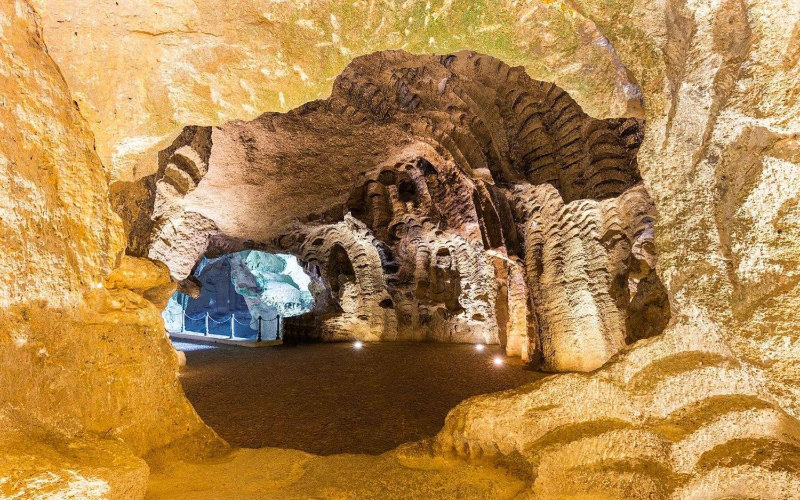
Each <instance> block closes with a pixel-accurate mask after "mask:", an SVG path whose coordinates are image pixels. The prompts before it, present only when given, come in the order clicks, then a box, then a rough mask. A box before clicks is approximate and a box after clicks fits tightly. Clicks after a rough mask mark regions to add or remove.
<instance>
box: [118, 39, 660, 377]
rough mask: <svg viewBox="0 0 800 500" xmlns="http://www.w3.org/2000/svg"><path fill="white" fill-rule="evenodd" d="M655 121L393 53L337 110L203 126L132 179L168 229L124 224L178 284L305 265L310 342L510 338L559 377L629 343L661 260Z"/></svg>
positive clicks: (482, 68) (344, 86)
mask: <svg viewBox="0 0 800 500" xmlns="http://www.w3.org/2000/svg"><path fill="white" fill-rule="evenodd" d="M641 127H642V124H641V122H640V121H638V120H635V119H606V120H599V119H595V118H591V117H589V116H587V115H586V114H585V113H584V112H583V111H582V110H581V108H580V106H578V105H577V103H575V101H573V100H572V99H571V98H570V96H569V95H567V93H566V92H564V91H563V90H561V89H560V88H558V87H557V86H555V85H553V84H550V83H544V82H538V81H536V80H532V79H531V78H530V77H528V75H527V74H525V73H524V71H523V70H522V68H519V67H517V68H511V67H510V66H508V65H506V64H505V63H503V62H501V61H500V60H498V59H495V58H493V57H489V56H485V55H482V54H478V53H475V52H467V51H463V52H458V53H454V54H449V55H443V56H418V55H412V54H409V53H407V52H403V51H387V52H378V53H375V54H371V55H368V56H362V57H359V58H356V59H355V60H354V61H353V62H352V63H351V64H350V65H348V66H347V68H345V70H344V72H343V73H342V74H341V75H340V76H339V77H338V78H337V80H336V82H335V83H334V87H333V91H332V95H331V97H330V98H329V99H326V100H321V101H312V102H310V103H308V104H305V105H303V106H302V107H300V108H298V109H296V110H293V111H291V112H289V113H286V114H278V113H267V114H264V115H262V116H261V117H259V118H257V119H256V120H254V121H252V122H232V123H230V124H227V125H224V126H220V127H213V128H211V127H196V126H192V127H188V128H187V129H186V130H184V132H183V133H182V134H181V136H180V137H179V138H178V139H177V140H176V141H175V142H174V143H173V144H172V145H171V146H170V147H169V148H167V149H166V150H165V151H163V152H162V153H161V155H160V157H161V162H160V165H159V169H158V171H157V173H156V174H153V175H152V176H147V177H145V178H143V179H141V180H140V181H137V182H135V183H130V184H129V189H128V192H129V196H125V197H124V198H125V199H126V200H132V199H134V198H135V197H136V195H137V194H138V193H142V192H147V190H148V189H149V196H146V197H143V198H141V199H140V200H139V201H138V202H137V205H138V206H146V207H153V208H152V215H151V217H150V220H148V219H147V218H146V217H142V216H141V215H138V214H137V215H135V216H134V215H133V214H134V211H132V210H131V211H128V210H126V208H125V207H127V206H130V205H131V204H130V202H128V203H125V204H123V205H122V207H121V212H122V213H124V214H130V216H129V219H128V227H129V228H130V229H131V233H130V234H131V236H130V238H129V251H131V252H133V253H137V254H139V255H143V256H144V255H147V256H148V257H150V258H151V259H156V260H160V261H162V262H164V263H166V264H167V265H168V266H169V267H170V270H171V272H172V275H173V277H174V278H175V279H176V280H182V279H185V278H186V277H187V275H188V273H189V272H190V271H191V268H192V267H193V266H194V265H195V263H196V262H197V261H198V260H199V259H200V258H201V257H202V256H203V255H205V254H208V253H211V254H218V253H223V252H225V251H229V250H230V249H237V248H242V247H251V248H266V249H269V250H279V251H282V252H289V253H294V254H296V255H298V256H299V257H300V259H301V260H302V261H303V262H304V264H305V266H306V269H307V271H308V273H309V275H310V276H312V278H313V279H314V280H315V284H316V287H315V295H316V297H317V300H316V304H317V307H316V310H315V311H314V314H313V318H312V321H313V322H314V324H313V325H310V324H309V322H308V321H307V320H305V319H304V320H303V321H300V322H293V321H288V322H287V325H288V327H289V330H290V332H289V333H291V334H292V335H302V336H304V337H312V338H315V339H322V340H344V339H360V340H430V339H433V340H442V341H452V342H489V343H498V342H499V343H502V344H503V345H507V344H508V342H507V340H508V338H509V336H510V337H512V338H513V341H512V342H511V344H512V345H511V348H510V350H509V352H513V353H514V354H515V355H520V356H521V357H523V358H524V359H526V360H531V361H537V362H538V361H539V360H540V359H541V361H542V366H543V367H544V368H545V369H547V370H554V371H566V370H580V371H589V370H593V369H595V368H597V367H599V366H600V365H602V364H603V363H604V362H605V361H607V360H608V359H609V358H610V357H611V356H612V355H614V354H615V353H616V352H617V351H619V350H620V349H621V348H622V347H623V346H624V345H625V342H626V338H628V337H629V335H627V333H626V326H627V317H628V313H629V311H628V308H629V305H630V304H631V301H630V290H629V288H630V287H631V286H636V283H638V280H639V279H641V278H642V277H643V276H644V275H646V274H647V273H649V271H650V269H651V268H652V267H653V266H654V265H655V251H654V249H653V245H652V238H653V223H654V219H655V213H654V210H653V206H652V202H651V200H650V198H649V197H648V195H647V192H646V190H645V189H644V188H643V187H642V186H641V184H640V178H639V173H638V170H637V165H636V152H637V149H638V145H639V142H640V141H641V138H642V130H641ZM287 166H291V168H286V167H287ZM565 201H567V202H569V203H567V204H566V205H565V204H564V202H565ZM512 206H513V207H514V209H513V210H512ZM518 226H519V227H518ZM148 232H149V233H150V236H149V237H148V236H147V233H148ZM148 242H149V246H148V245H147V243H148ZM137 244H139V246H137ZM190 245H195V247H194V248H191V247H190ZM192 256H193V257H194V261H193V260H192ZM515 259H516V260H515ZM523 263H524V264H523ZM631 271H633V273H631ZM515 273H516V276H517V278H518V279H517V281H516V282H514V285H516V286H518V287H519V286H521V285H522V284H523V282H524V281H525V280H524V278H523V276H527V281H528V283H527V284H528V287H527V288H528V290H523V291H522V295H520V290H519V289H517V290H511V291H510V288H509V281H508V277H509V276H512V277H514V276H515ZM519 278H523V279H519ZM631 280H633V281H631ZM515 295H516V296H515ZM662 301H663V303H665V304H666V302H667V299H666V296H665V295H664V296H663V297H662ZM642 302H643V303H647V301H642ZM526 306H528V308H529V311H528V310H526ZM659 311H661V312H663V311H664V310H663V309H662V310H656V312H659ZM667 318H668V314H667V315H666V316H665V317H664V318H663V320H662V321H661V322H660V324H661V327H662V329H663V326H664V325H665V324H666V319H667ZM650 333H653V334H654V333H659V331H653V332H650ZM523 346H524V347H525V348H524V349H523Z"/></svg>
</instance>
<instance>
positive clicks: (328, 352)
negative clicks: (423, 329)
mask: <svg viewBox="0 0 800 500" xmlns="http://www.w3.org/2000/svg"><path fill="white" fill-rule="evenodd" d="M176 347H177V348H179V349H182V350H185V352H186V358H187V365H186V367H184V368H182V370H181V381H182V383H183V388H184V390H185V392H186V395H187V396H188V398H189V400H191V402H192V404H193V405H194V407H195V408H196V409H197V412H198V413H199V414H200V416H201V417H202V418H203V420H204V421H205V422H206V423H207V424H209V425H210V426H211V427H212V428H214V430H216V431H217V433H219V435H220V436H222V437H223V438H224V439H225V440H227V441H228V443H230V444H231V445H233V446H236V447H243V448H261V447H278V448H292V449H295V450H302V451H305V452H309V453H314V454H317V455H331V454H337V453H366V454H379V453H382V452H385V451H388V450H391V449H393V448H395V447H396V446H398V445H400V444H402V443H406V442H410V441H417V440H420V439H423V438H426V437H430V436H433V435H435V434H436V433H437V432H438V431H439V430H440V429H441V427H442V425H443V424H444V419H445V416H446V415H447V413H448V411H450V409H452V408H453V407H454V406H455V405H456V404H458V403H459V402H460V401H462V400H464V399H465V398H468V397H470V396H474V395H477V394H484V393H488V392H494V391H499V390H504V389H510V388H514V387H518V386H520V385H523V384H525V383H528V382H532V381H535V380H538V379H540V378H542V377H543V376H545V374H543V373H541V372H536V371H532V370H528V369H526V368H525V366H524V365H523V364H522V362H521V361H520V360H519V359H511V358H504V364H503V365H502V366H500V367H496V366H494V365H493V363H492V359H493V357H494V356H495V355H500V354H501V350H500V348H499V347H497V346H487V347H486V349H485V350H484V351H483V352H478V351H476V350H475V348H474V347H473V346H471V345H460V344H436V343H389V342H384V343H375V344H372V343H365V344H364V347H363V349H361V350H355V349H353V347H352V344H349V343H342V344H307V345H298V346H280V347H271V348H265V349H248V348H243V347H234V346H226V345H214V346H210V345H208V344H200V343H192V342H184V341H180V342H176Z"/></svg>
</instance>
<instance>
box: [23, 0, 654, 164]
mask: <svg viewBox="0 0 800 500" xmlns="http://www.w3.org/2000/svg"><path fill="white" fill-rule="evenodd" d="M34 5H35V7H36V9H37V11H38V12H39V13H40V14H41V15H42V19H43V23H44V26H45V39H46V41H48V43H49V45H50V48H51V50H52V53H53V57H54V58H55V60H56V62H57V63H58V64H59V66H60V67H61V68H62V70H63V71H64V74H65V75H66V78H67V81H68V83H69V85H70V88H71V89H72V91H73V93H74V95H75V98H76V100H77V101H78V102H79V104H80V106H81V110H82V111H83V112H84V114H85V115H86V116H87V118H88V120H89V123H90V124H91V126H92V129H93V130H94V132H95V136H96V137H97V143H98V153H99V155H100V158H101V159H102V160H103V162H104V164H106V165H108V166H110V167H111V168H112V175H113V180H129V179H131V178H138V177H141V176H142V175H146V174H149V173H152V172H153V170H154V169H155V165H156V162H155V156H154V153H155V152H156V151H158V150H159V149H162V148H163V147H165V146H166V145H168V144H169V143H170V142H171V141H172V139H174V138H175V137H176V136H177V135H178V133H179V132H180V130H181V128H182V127H183V126H184V125H189V124H192V125H219V124H222V123H225V122H227V121H230V120H233V119H252V118H255V117H256V116H258V115H260V114H261V113H263V112H265V111H288V110H289V109H292V108H295V107H297V106H298V105H300V104H303V103H304V102H306V101H309V100H312V99H316V98H321V97H327V95H328V93H329V92H330V89H331V85H332V83H333V79H334V78H335V77H336V76H337V75H338V74H339V73H341V71H342V69H343V68H344V67H345V66H346V65H347V64H348V63H349V62H350V61H351V60H352V59H353V57H355V56H358V55H364V54H369V53H371V52H375V51H378V50H384V49H396V48H402V49H405V50H407V51H409V52H415V53H430V52H437V53H447V52H451V51H456V50H459V49H473V50H476V51H479V52H482V53H486V54H490V55H493V56H495V57H497V58H499V59H501V60H503V61H505V62H506V63H508V64H511V65H523V66H525V68H526V70H527V71H528V72H529V74H530V75H531V76H532V77H533V78H536V79H542V80H551V81H555V82H556V83H558V85H559V86H561V88H563V89H564V90H566V91H568V92H569V94H570V95H571V96H573V97H574V98H576V100H577V101H578V102H579V104H581V105H582V106H583V108H584V110H586V111H587V112H588V113H589V114H590V115H593V116H597V117H607V116H623V115H633V116H638V115H640V113H641V108H640V97H641V96H640V93H639V89H638V86H636V85H635V83H633V82H631V80H630V76H629V75H628V74H627V73H626V72H625V70H624V68H623V67H622V66H621V65H620V63H619V60H618V58H617V57H616V55H615V53H614V51H613V49H612V48H611V46H610V45H609V44H608V43H607V41H606V40H605V39H604V38H603V36H602V34H600V33H599V32H598V31H597V28H596V27H595V25H594V23H592V22H591V21H590V20H588V19H586V18H585V17H583V16H581V15H580V14H579V13H578V12H576V11H575V10H574V9H572V8H569V7H568V6H567V5H566V4H565V3H564V2H561V1H556V2H538V1H536V2H516V1H510V0H486V1H481V2H471V1H456V2H454V1H449V0H432V1H430V2H422V1H413V2H403V1H399V0H378V1H375V0H371V1H367V0H357V1H355V2H350V1H331V0H313V1H310V2H301V1H294V0H293V1H288V2H273V1H270V0H202V1H189V0H168V1H165V0H146V1H132V0H121V1H118V2H97V1H95V0H56V1H53V0H34Z"/></svg>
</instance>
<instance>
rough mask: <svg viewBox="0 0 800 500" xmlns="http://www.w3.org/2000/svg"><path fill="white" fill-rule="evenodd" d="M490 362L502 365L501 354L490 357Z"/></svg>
mask: <svg viewBox="0 0 800 500" xmlns="http://www.w3.org/2000/svg"><path fill="white" fill-rule="evenodd" d="M492 363H494V366H503V363H504V361H503V358H502V357H501V356H495V357H494V359H492Z"/></svg>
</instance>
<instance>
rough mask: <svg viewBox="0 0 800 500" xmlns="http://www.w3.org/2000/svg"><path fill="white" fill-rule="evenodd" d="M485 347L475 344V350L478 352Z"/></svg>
mask: <svg viewBox="0 0 800 500" xmlns="http://www.w3.org/2000/svg"><path fill="white" fill-rule="evenodd" d="M485 347H486V346H484V345H483V344H475V350H476V351H478V352H482V351H483V349H484V348H485Z"/></svg>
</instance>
